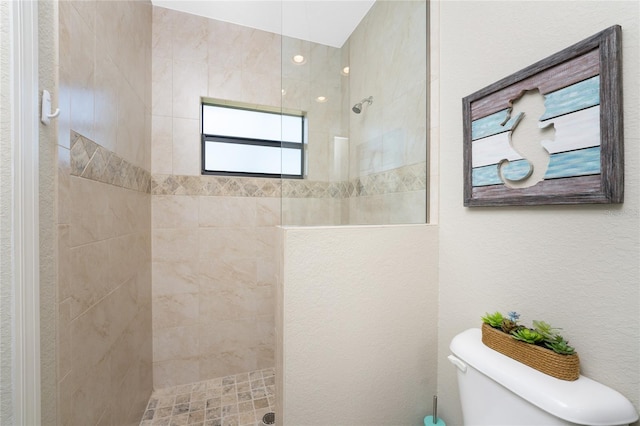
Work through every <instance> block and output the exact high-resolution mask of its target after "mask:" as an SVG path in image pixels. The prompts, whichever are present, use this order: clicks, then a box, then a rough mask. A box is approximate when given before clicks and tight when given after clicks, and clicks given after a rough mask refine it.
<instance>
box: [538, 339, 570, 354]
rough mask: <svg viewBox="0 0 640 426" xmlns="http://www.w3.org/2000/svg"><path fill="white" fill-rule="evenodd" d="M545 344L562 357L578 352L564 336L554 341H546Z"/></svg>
mask: <svg viewBox="0 0 640 426" xmlns="http://www.w3.org/2000/svg"><path fill="white" fill-rule="evenodd" d="M544 344H545V346H546V347H548V348H549V349H551V350H553V351H554V352H556V353H559V354H562V355H572V354H574V353H575V352H576V350H575V349H574V348H573V347H572V346H569V342H567V341H566V340H564V338H563V337H562V336H557V337H556V339H555V340H552V341H547V340H545V342H544Z"/></svg>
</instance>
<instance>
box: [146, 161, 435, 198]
mask: <svg viewBox="0 0 640 426" xmlns="http://www.w3.org/2000/svg"><path fill="white" fill-rule="evenodd" d="M426 176H427V164H426V163H419V164H413V165H410V166H405V167H400V168H397V169H393V170H388V171H386V172H382V173H377V174H373V175H368V176H363V177H359V178H356V179H352V180H350V181H343V182H320V181H310V180H307V179H282V180H281V179H264V178H245V177H227V176H212V175H204V176H174V175H160V174H155V175H153V176H152V177H151V193H152V194H153V195H210V196H227V197H280V196H281V195H282V197H284V198H333V199H343V198H351V197H364V196H368V195H383V194H389V193H395V192H408V191H420V190H424V189H426V187H427V179H426Z"/></svg>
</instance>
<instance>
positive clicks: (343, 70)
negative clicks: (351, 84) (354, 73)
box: [340, 66, 349, 75]
mask: <svg viewBox="0 0 640 426" xmlns="http://www.w3.org/2000/svg"><path fill="white" fill-rule="evenodd" d="M340 73H341V74H342V75H349V67H348V66H346V67H344V68H342V71H340Z"/></svg>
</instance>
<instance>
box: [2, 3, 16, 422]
mask: <svg viewBox="0 0 640 426" xmlns="http://www.w3.org/2000/svg"><path fill="white" fill-rule="evenodd" d="M9 14H10V10H9V2H0V32H1V34H2V36H1V37H0V64H1V66H0V191H2V192H0V279H1V280H2V282H3V283H11V282H12V281H13V273H12V270H11V263H12V255H11V252H12V241H11V211H12V208H13V207H12V202H11V189H12V187H13V183H12V178H11V169H12V167H11V156H12V147H11V98H10V96H9V93H10V92H9V90H10V87H11V80H10V78H11V75H10V73H9V70H10V60H11V55H10V53H11V52H10V47H11V45H10V42H11V37H10V34H9ZM12 305H13V286H11V285H7V284H3V285H2V286H0V423H2V424H12V423H14V420H13V395H12V386H13V380H12V375H11V365H12V361H11V357H12V345H11V342H12V339H13V332H12V328H13V326H12V315H11V309H12Z"/></svg>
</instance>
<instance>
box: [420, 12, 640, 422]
mask: <svg viewBox="0 0 640 426" xmlns="http://www.w3.org/2000/svg"><path fill="white" fill-rule="evenodd" d="M438 5H439V8H440V14H439V17H438V16H437V15H435V14H434V16H432V19H433V20H435V21H436V22H438V23H439V28H440V30H439V37H440V46H439V50H435V51H433V53H432V60H433V61H439V64H440V73H439V82H438V81H436V82H435V84H439V91H440V103H439V119H438V120H439V131H440V134H439V138H440V141H442V143H441V145H440V179H441V182H440V203H441V210H440V302H439V331H438V334H439V345H438V348H439V356H438V361H439V364H438V388H439V393H440V402H441V410H440V413H441V415H442V417H443V418H444V419H445V420H447V424H451V425H460V424H462V418H461V413H460V407H459V404H458V393H457V383H456V375H455V368H454V367H453V366H452V365H451V364H450V363H449V362H448V361H447V359H446V356H447V354H448V353H449V348H448V347H449V342H450V341H451V338H452V337H453V336H454V335H455V334H457V333H459V332H461V331H463V330H465V329H467V328H470V327H478V326H479V325H480V316H481V315H483V314H484V313H485V312H492V311H495V310H500V311H509V310H516V311H518V312H520V313H521V314H522V316H523V319H524V320H525V321H531V320H533V319H544V320H545V321H547V322H550V323H551V324H554V325H556V326H558V327H562V328H563V329H564V333H563V334H564V335H565V337H567V338H568V339H569V340H570V341H571V343H572V344H573V345H575V347H576V348H577V349H578V351H579V353H580V358H581V362H582V373H583V374H585V375H587V376H589V377H591V378H593V379H595V380H598V381H600V382H602V383H604V384H606V385H608V386H610V387H612V388H614V389H616V390H618V391H620V392H622V393H623V394H624V395H625V396H626V397H627V398H629V399H630V400H631V401H632V402H633V403H634V404H635V405H636V407H637V408H640V358H639V357H640V317H639V316H638V309H639V301H640V293H639V287H638V282H640V265H639V262H638V260H639V256H640V234H639V231H638V229H640V213H639V212H640V163H639V160H640V148H639V147H640V144H639V142H640V130H639V127H638V124H639V122H638V117H640V111H639V107H638V104H639V97H638V96H639V93H640V90H639V87H640V81H639V78H640V76H639V74H638V72H637V71H638V68H639V62H640V59H639V49H638V46H639V44H640V38H639V33H638V31H639V28H640V26H639V21H638V20H639V16H640V13H639V6H638V3H637V2H633V1H631V2H612V1H602V2H588V3H584V2H552V3H549V2H517V3H514V2H439V4H437V5H436V6H438ZM614 24H620V25H622V29H623V30H622V31H623V63H624V66H623V75H624V78H623V80H624V108H625V117H624V119H625V129H624V132H625V142H624V143H625V163H626V164H625V202H624V204H622V205H600V206H588V205H582V206H556V207H504V208H474V209H470V208H464V207H463V206H462V195H463V194H462V184H463V182H462V177H463V174H462V115H461V108H460V105H461V99H462V98H463V97H464V96H466V95H469V94H471V93H473V92H474V91H476V90H479V89H481V88H483V87H485V86H487V85H488V84H490V83H493V82H495V81H497V80H499V79H500V78H502V77H505V76H507V75H509V74H511V73H513V72H516V71H518V70H520V69H522V68H524V67H526V66H528V65H530V64H532V63H534V62H536V61H538V60H540V59H542V58H544V57H546V56H549V55H551V54H553V53H555V52H557V51H559V50H561V49H563V48H565V47H567V46H569V45H571V44H574V43H576V42H578V41H580V40H582V39H584V38H586V37H588V36H591V35H593V34H595V33H596V32H598V31H600V30H603V29H605V28H607V27H609V26H611V25H614ZM618 324H622V325H621V326H619V325H618Z"/></svg>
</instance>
